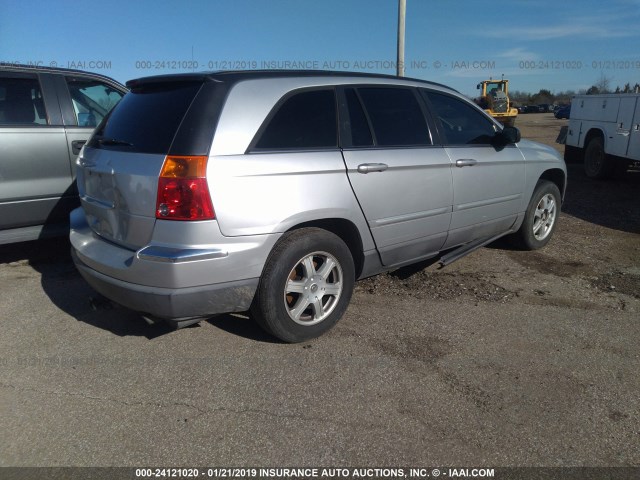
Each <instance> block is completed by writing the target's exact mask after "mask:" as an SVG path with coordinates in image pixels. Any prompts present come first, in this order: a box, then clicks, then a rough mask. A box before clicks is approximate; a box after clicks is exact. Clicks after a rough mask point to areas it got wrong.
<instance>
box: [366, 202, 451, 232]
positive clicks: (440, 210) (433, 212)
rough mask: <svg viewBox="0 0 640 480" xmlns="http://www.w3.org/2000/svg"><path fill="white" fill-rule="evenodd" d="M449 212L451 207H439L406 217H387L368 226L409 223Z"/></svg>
mask: <svg viewBox="0 0 640 480" xmlns="http://www.w3.org/2000/svg"><path fill="white" fill-rule="evenodd" d="M449 212H451V207H441V208H436V209H434V210H427V211H425V212H416V213H409V214H407V215H398V216H395V217H387V218H381V219H380V220H373V221H371V222H369V226H370V227H371V228H375V227H382V226H385V225H391V224H393V223H400V222H410V221H411V220H418V219H420V218H427V217H433V216H435V215H442V214H443V213H449Z"/></svg>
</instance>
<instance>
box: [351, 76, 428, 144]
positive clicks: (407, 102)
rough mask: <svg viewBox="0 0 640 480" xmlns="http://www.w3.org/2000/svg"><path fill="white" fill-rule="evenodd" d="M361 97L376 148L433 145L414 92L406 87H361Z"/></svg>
mask: <svg viewBox="0 0 640 480" xmlns="http://www.w3.org/2000/svg"><path fill="white" fill-rule="evenodd" d="M358 93H359V94H360V98H362V102H363V103H364V107H365V108H366V110H367V113H368V114H369V118H370V120H371V124H372V125H373V131H374V134H375V139H376V145H381V146H412V145H431V138H430V135H429V129H428V128H427V123H426V120H425V118H424V115H423V114H422V110H421V109H420V105H419V104H418V100H417V98H416V97H415V95H414V93H413V90H410V89H404V88H368V87H367V88H360V89H358Z"/></svg>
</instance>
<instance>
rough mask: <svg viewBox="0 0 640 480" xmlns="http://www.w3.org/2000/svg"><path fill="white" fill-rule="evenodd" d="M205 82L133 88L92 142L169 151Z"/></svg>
mask: <svg viewBox="0 0 640 480" xmlns="http://www.w3.org/2000/svg"><path fill="white" fill-rule="evenodd" d="M201 86H202V82H180V83H153V84H147V85H144V84H143V85H141V86H140V87H138V88H134V89H132V91H131V92H129V93H127V94H126V95H125V96H124V97H123V98H122V100H121V101H120V103H118V105H116V107H115V108H114V109H113V110H112V111H111V113H110V114H109V115H108V116H107V117H106V120H105V121H104V122H103V123H102V124H101V125H100V126H99V128H98V130H97V131H96V134H95V135H94V136H93V138H92V140H91V146H92V147H97V148H100V147H101V146H108V147H109V148H115V149H130V150H133V151H136V152H143V153H163V154H166V153H168V151H169V147H170V146H171V142H172V141H173V138H174V137H175V135H176V132H177V130H178V127H179V126H180V123H181V122H182V120H183V118H184V116H185V114H186V112H187V110H188V109H189V106H190V105H191V102H192V101H193V99H194V98H195V96H196V94H197V93H198V91H199V90H200V87H201Z"/></svg>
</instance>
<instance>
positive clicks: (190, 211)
mask: <svg viewBox="0 0 640 480" xmlns="http://www.w3.org/2000/svg"><path fill="white" fill-rule="evenodd" d="M156 218H160V219H163V220H213V219H214V218H215V212H214V211H213V205H212V204H211V195H209V186H208V185H207V157H204V156H202V157H200V156H193V157H192V156H174V155H172V156H167V158H165V159H164V164H163V165H162V171H161V172H160V179H159V180H158V199H157V201H156Z"/></svg>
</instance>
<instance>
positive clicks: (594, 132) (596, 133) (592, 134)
mask: <svg viewBox="0 0 640 480" xmlns="http://www.w3.org/2000/svg"><path fill="white" fill-rule="evenodd" d="M597 137H600V138H602V144H603V146H604V148H605V151H606V148H607V136H606V135H605V134H604V130H603V129H602V128H600V127H591V128H590V129H589V131H588V132H587V134H586V135H585V136H584V144H583V145H582V148H585V149H586V148H587V145H589V142H590V141H591V139H593V138H597Z"/></svg>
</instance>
